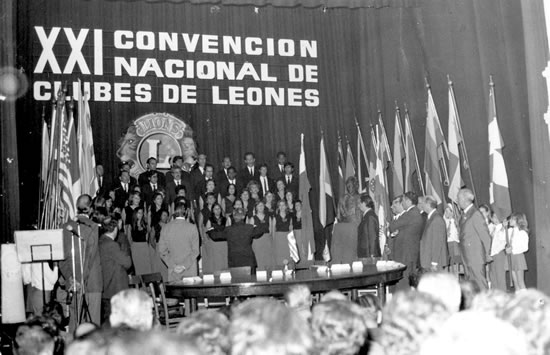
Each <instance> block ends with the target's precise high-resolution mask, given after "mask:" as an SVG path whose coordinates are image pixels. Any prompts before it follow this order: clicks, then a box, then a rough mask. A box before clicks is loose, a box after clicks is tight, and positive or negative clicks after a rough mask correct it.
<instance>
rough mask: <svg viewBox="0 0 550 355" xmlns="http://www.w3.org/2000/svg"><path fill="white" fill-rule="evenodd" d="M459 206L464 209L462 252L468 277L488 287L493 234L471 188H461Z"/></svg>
mask: <svg viewBox="0 0 550 355" xmlns="http://www.w3.org/2000/svg"><path fill="white" fill-rule="evenodd" d="M457 200H458V206H459V207H460V208H461V209H462V216H461V217H460V223H459V230H460V235H459V239H460V243H459V246H460V252H461V254H462V260H463V264H464V271H465V274H466V278H467V279H468V280H472V281H474V282H476V283H477V285H478V286H479V288H480V289H481V290H486V289H487V287H488V283H487V275H486V274H485V265H486V264H488V263H490V262H491V261H492V260H493V259H492V258H491V256H490V255H489V253H490V251H491V236H490V234H489V228H488V227H487V224H486V223H485V221H484V219H483V216H482V215H481V212H479V211H478V209H477V208H476V207H475V206H474V204H473V202H474V193H473V192H472V190H470V189H461V190H460V191H459V192H458V196H457Z"/></svg>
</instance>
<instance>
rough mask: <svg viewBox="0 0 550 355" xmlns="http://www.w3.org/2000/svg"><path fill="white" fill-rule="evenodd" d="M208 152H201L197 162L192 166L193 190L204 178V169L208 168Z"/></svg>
mask: <svg viewBox="0 0 550 355" xmlns="http://www.w3.org/2000/svg"><path fill="white" fill-rule="evenodd" d="M206 158H207V157H206V154H199V156H198V157H197V162H196V164H195V165H193V166H192V167H191V172H190V173H191V183H192V185H193V190H194V189H195V187H196V186H197V184H198V183H199V182H201V181H203V180H204V170H205V168H206Z"/></svg>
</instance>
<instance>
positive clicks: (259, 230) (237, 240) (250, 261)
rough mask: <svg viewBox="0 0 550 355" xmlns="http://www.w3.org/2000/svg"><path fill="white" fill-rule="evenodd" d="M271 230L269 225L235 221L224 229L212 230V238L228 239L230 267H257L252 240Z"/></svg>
mask: <svg viewBox="0 0 550 355" xmlns="http://www.w3.org/2000/svg"><path fill="white" fill-rule="evenodd" d="M268 231H269V227H267V226H256V227H255V226H253V225H251V224H247V223H244V222H241V223H235V224H233V225H231V226H229V227H226V228H225V229H223V230H218V231H216V230H210V231H208V235H209V236H210V238H212V240H227V259H228V260H227V261H228V265H229V267H239V266H250V267H251V268H252V269H255V268H256V266H257V264H256V256H255V255H254V250H252V241H253V240H254V239H255V238H259V237H261V236H262V235H263V234H264V233H267V232H268Z"/></svg>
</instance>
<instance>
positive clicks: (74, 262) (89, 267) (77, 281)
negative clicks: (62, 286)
mask: <svg viewBox="0 0 550 355" xmlns="http://www.w3.org/2000/svg"><path fill="white" fill-rule="evenodd" d="M91 205H92V198H91V197H90V196H89V195H81V196H80V197H79V198H78V199H77V201H76V209H77V216H76V219H75V220H71V221H69V222H67V223H65V224H64V225H63V248H64V250H65V256H66V259H65V260H62V261H60V262H59V271H60V272H61V274H62V275H63V278H64V279H65V280H66V285H67V291H70V292H73V291H74V288H76V293H74V295H73V297H72V302H71V304H70V308H69V312H70V320H69V330H70V331H71V332H73V331H74V330H75V329H76V326H77V325H78V322H77V319H78V318H77V314H78V316H79V317H80V315H81V313H82V301H83V297H82V291H83V290H84V291H85V293H86V303H87V305H88V310H89V311H90V318H91V319H90V321H91V322H93V323H95V324H101V323H100V321H101V293H102V291H103V276H102V272H101V261H100V257H99V236H98V225H97V224H96V223H94V222H93V221H92V220H91V219H90V217H89V216H90V214H91V213H92V209H91ZM77 307H78V308H77ZM82 319H86V318H82Z"/></svg>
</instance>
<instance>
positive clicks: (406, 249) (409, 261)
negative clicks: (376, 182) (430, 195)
mask: <svg viewBox="0 0 550 355" xmlns="http://www.w3.org/2000/svg"><path fill="white" fill-rule="evenodd" d="M417 203H418V196H417V195H416V194H415V193H414V192H411V191H409V192H407V193H405V194H404V195H403V199H402V203H401V204H402V205H403V208H404V209H405V211H404V212H403V214H401V216H399V218H397V219H396V220H393V221H391V222H390V232H391V235H390V236H391V237H392V238H393V250H392V256H393V260H395V261H398V262H400V263H402V264H404V265H405V266H407V269H406V270H405V272H404V273H403V278H402V279H401V280H400V281H399V282H398V283H397V286H396V288H397V290H405V289H408V288H409V275H411V274H414V273H416V271H417V267H418V262H419V261H420V237H421V236H422V231H423V230H424V219H423V218H422V215H421V214H420V210H419V209H418V208H417V207H416V205H417Z"/></svg>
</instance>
